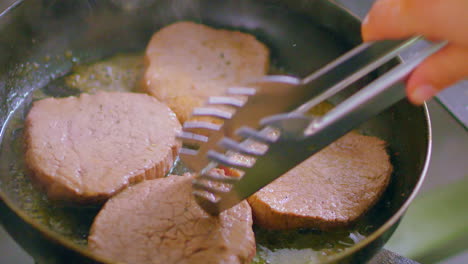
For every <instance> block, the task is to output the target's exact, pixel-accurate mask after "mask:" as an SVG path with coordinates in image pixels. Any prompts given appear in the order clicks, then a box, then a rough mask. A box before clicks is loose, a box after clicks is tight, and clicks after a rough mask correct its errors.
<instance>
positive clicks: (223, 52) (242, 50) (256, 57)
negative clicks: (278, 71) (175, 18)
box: [143, 22, 269, 122]
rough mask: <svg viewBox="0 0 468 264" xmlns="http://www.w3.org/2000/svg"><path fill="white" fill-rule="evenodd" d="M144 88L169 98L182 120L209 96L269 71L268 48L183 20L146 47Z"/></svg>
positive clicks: (249, 37)
mask: <svg viewBox="0 0 468 264" xmlns="http://www.w3.org/2000/svg"><path fill="white" fill-rule="evenodd" d="M145 59H146V64H147V68H146V72H145V74H144V80H143V86H144V89H145V90H146V91H147V92H148V93H150V94H151V95H153V96H155V97H156V98H158V99H159V100H161V101H163V102H166V103H167V104H168V106H169V107H170V108H171V109H172V110H173V111H174V112H175V113H176V115H177V117H178V118H179V120H180V121H181V122H185V121H186V120H187V119H189V117H190V115H191V113H192V110H193V108H194V107H199V106H202V105H203V104H204V103H205V101H206V100H207V98H208V97H209V96H216V95H223V94H224V93H225V92H226V89H227V88H229V87H231V86H236V85H241V84H242V83H244V82H248V81H250V80H255V79H258V78H260V77H262V76H264V75H265V74H266V72H267V70H268V67H269V51H268V48H267V47H266V46H265V45H264V44H262V43H261V42H259V41H258V40H256V39H255V37H254V36H252V35H249V34H246V33H241V32H237V31H229V30H219V29H213V28H211V27H208V26H205V25H200V24H196V23H193V22H178V23H174V24H172V25H169V26H167V27H165V28H163V29H161V30H160V31H158V32H156V33H155V34H154V35H153V37H152V38H151V41H150V42H149V44H148V47H147V49H146V55H145Z"/></svg>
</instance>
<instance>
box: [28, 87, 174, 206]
mask: <svg viewBox="0 0 468 264" xmlns="http://www.w3.org/2000/svg"><path fill="white" fill-rule="evenodd" d="M179 131H180V124H179V121H178V120H177V118H176V117H175V114H174V113H173V112H172V111H171V110H170V109H169V108H168V107H167V106H166V105H165V104H163V103H160V102H158V101H157V100H156V99H155V98H153V97H151V96H148V95H144V94H133V93H105V92H101V93H97V94H95V95H88V94H83V95H81V96H80V97H68V98H60V99H56V98H48V99H44V100H41V101H37V102H35V103H34V105H33V107H32V109H31V111H30V112H29V114H28V116H27V119H26V134H25V135H26V141H27V151H26V162H27V165H28V167H29V168H30V169H31V170H32V171H33V174H34V176H35V179H36V180H37V181H38V182H39V183H40V184H41V185H43V186H44V187H45V189H46V191H47V194H48V195H49V197H50V198H52V199H58V200H68V201H70V200H71V201H77V202H94V201H102V200H105V199H107V198H109V197H110V196H111V195H113V194H114V193H116V192H117V191H119V190H121V189H122V188H124V187H125V186H127V185H128V184H129V183H132V182H138V181H141V180H143V179H152V178H158V177H162V176H164V175H165V174H166V173H167V172H168V170H169V169H170V168H171V166H172V164H173V162H174V159H175V157H176V156H177V152H178V149H179V147H180V143H178V142H177V140H176V139H175V136H176V134H177V133H179Z"/></svg>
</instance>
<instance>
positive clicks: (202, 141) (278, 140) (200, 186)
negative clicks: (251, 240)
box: [179, 37, 447, 215]
mask: <svg viewBox="0 0 468 264" xmlns="http://www.w3.org/2000/svg"><path fill="white" fill-rule="evenodd" d="M420 41H423V38H422V37H414V38H411V39H407V40H403V41H384V42H375V43H365V44H361V45H359V46H357V47H356V48H354V49H352V50H351V51H349V52H347V53H346V54H344V55H342V56H341V57H339V58H338V59H336V60H335V61H333V62H331V63H330V64H328V65H326V66H325V67H324V68H322V69H320V70H318V71H317V72H315V73H313V74H311V75H310V76H308V77H306V78H304V79H302V80H301V79H298V78H295V77H291V76H266V77H265V78H263V79H262V80H259V81H257V82H255V83H251V84H249V85H247V86H243V87H233V88H230V89H228V91H227V95H226V96H216V97H210V98H209V100H208V102H207V104H206V106H205V107H201V108H196V109H194V111H193V116H198V117H199V116H209V117H214V118H218V119H222V120H223V121H224V122H223V124H222V125H218V124H214V123H212V122H207V121H188V122H185V123H184V125H183V132H182V133H181V135H180V136H179V138H180V139H182V141H183V143H184V147H183V148H182V149H181V152H180V156H181V158H182V161H183V162H184V164H185V165H186V166H188V167H189V168H190V169H192V170H194V171H195V172H198V176H197V177H196V178H195V180H194V181H193V195H194V196H195V199H196V201H197V202H198V204H199V205H200V206H201V207H202V208H203V209H204V210H205V211H206V212H208V213H209V214H212V215H217V214H219V213H220V212H222V211H223V210H226V209H228V208H230V207H232V206H234V205H236V204H237V203H239V202H241V201H242V200H244V199H246V198H247V197H249V196H250V195H252V194H253V193H255V192H256V191H258V190H260V189H261V188H262V187H264V186H265V185H267V184H269V183H271V182H272V181H273V180H275V179H276V178H278V177H280V176H281V175H283V174H284V173H286V172H287V171H288V170H290V169H292V168H293V167H295V166H296V165H298V164H299V163H301V162H302V161H304V160H305V159H307V158H309V157H310V156H312V155H313V154H314V153H316V152H318V151H319V150H321V149H322V148H324V147H326V146H327V145H329V144H330V143H332V142H333V141H335V140H336V139H338V138H340V137H341V136H343V135H344V134H345V133H347V132H349V131H350V130H352V129H353V128H355V127H357V126H358V125H360V124H361V123H362V122H364V121H366V120H368V119H369V118H371V117H373V116H375V115H377V114H378V113H380V112H382V111H383V110H385V109H386V108H388V107H389V106H391V105H393V104H395V103H396V102H398V101H400V100H401V99H403V98H404V97H405V91H404V85H401V84H397V83H398V82H400V81H402V80H403V79H404V78H405V77H406V76H407V75H408V74H409V73H410V72H411V71H412V70H413V69H414V68H415V67H416V66H417V65H419V64H420V63H421V62H422V61H423V60H424V59H425V58H427V57H428V56H430V55H431V54H433V53H435V52H436V51H438V50H439V49H441V48H442V47H444V46H445V45H446V44H447V42H445V41H444V42H440V43H435V44H431V45H430V46H428V47H427V48H425V49H423V50H421V51H420V52H419V53H417V54H416V55H414V56H412V58H410V59H409V60H407V61H406V62H403V63H394V60H393V59H395V58H397V57H398V56H399V55H400V53H401V52H402V51H404V50H407V49H408V48H409V47H411V46H413V45H415V44H416V43H418V42H420ZM392 60H393V61H392ZM384 64H385V65H386V66H388V64H393V67H392V68H391V69H390V70H388V71H387V72H386V73H385V74H383V75H381V76H380V77H379V78H377V79H375V80H374V81H372V82H371V83H370V84H368V85H367V86H365V87H364V88H362V89H360V90H358V91H357V92H356V93H355V94H353V95H351V96H350V97H348V98H347V99H345V100H343V101H342V102H340V103H338V104H337V105H336V106H335V107H334V108H333V109H332V110H331V111H329V112H328V113H326V114H325V115H323V116H320V117H314V116H311V115H308V114H307V112H308V111H309V110H310V109H311V108H313V107H314V106H316V105H318V104H319V103H321V102H323V101H326V100H328V99H329V98H330V97H332V96H334V95H335V94H337V93H339V92H341V91H343V90H344V89H345V88H348V87H349V86H350V85H351V84H354V83H356V82H357V81H359V80H361V79H362V78H364V77H366V76H368V75H369V74H370V73H371V72H373V71H374V70H376V69H377V68H379V67H381V66H382V65H384ZM395 64H396V65H395ZM311 98H312V99H311ZM219 106H222V107H219ZM291 109H295V110H293V111H291ZM253 145H256V147H253ZM259 146H260V147H259ZM239 154H241V155H243V156H244V157H246V158H245V160H247V161H248V162H243V161H242V160H240V159H234V158H233V157H234V156H235V155H239ZM220 166H225V167H229V168H234V169H236V171H237V172H239V174H240V176H232V175H222V174H220V173H218V172H216V171H214V170H213V168H217V167H218V168H219V167H220Z"/></svg>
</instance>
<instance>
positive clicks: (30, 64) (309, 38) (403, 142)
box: [0, 0, 431, 263]
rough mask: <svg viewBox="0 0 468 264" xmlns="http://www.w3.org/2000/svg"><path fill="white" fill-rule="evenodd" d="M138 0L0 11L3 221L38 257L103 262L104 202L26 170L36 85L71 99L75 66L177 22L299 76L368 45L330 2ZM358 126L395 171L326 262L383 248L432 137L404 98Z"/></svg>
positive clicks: (421, 171)
mask: <svg viewBox="0 0 468 264" xmlns="http://www.w3.org/2000/svg"><path fill="white" fill-rule="evenodd" d="M137 2H138V3H139V5H133V6H132V5H128V4H127V5H125V1H115V0H114V1H112V0H108V1H106V0H101V1H91V0H89V1H81V0H67V1H53V0H26V1H18V2H16V3H15V4H14V5H13V6H12V7H11V8H10V9H9V10H7V11H6V12H5V13H4V14H2V15H1V17H0V128H1V130H0V131H1V134H0V139H1V148H0V219H1V221H2V223H3V225H4V227H5V228H6V229H7V231H8V232H9V233H10V234H11V236H12V237H13V238H14V239H15V240H16V241H17V242H18V243H19V244H20V245H21V246H22V247H23V248H24V249H25V250H26V251H27V252H28V253H29V254H30V255H32V256H33V258H34V259H35V260H36V261H37V262H38V263H95V262H106V260H104V259H100V258H99V257H98V256H94V255H93V254H92V253H91V252H89V251H88V250H87V249H86V242H85V241H86V236H87V233H88V230H89V227H90V224H91V223H92V220H93V217H94V216H95V215H96V213H97V212H98V209H99V208H92V207H91V208H71V207H67V206H60V205H56V204H54V203H51V202H49V201H48V200H47V199H46V198H45V197H44V195H43V194H42V193H41V192H40V191H39V190H37V189H36V188H35V187H34V186H33V185H32V184H31V182H30V180H29V177H28V173H27V172H26V171H24V170H23V169H21V166H22V162H23V161H22V149H21V140H20V138H21V137H20V135H21V131H22V126H23V124H22V122H21V120H22V118H24V116H25V115H26V113H27V111H28V109H29V107H30V105H31V102H32V100H33V99H32V92H33V91H34V90H37V89H40V88H43V87H47V88H45V90H44V93H46V94H50V95H54V96H68V95H72V94H73V92H70V91H68V90H63V89H61V83H60V82H59V81H57V80H59V79H58V78H59V77H61V76H63V75H65V74H67V73H68V72H70V69H71V67H72V66H73V65H75V64H77V63H86V62H90V61H95V60H99V59H102V58H105V57H107V56H110V55H112V54H115V53H116V52H133V51H141V50H143V49H144V48H145V45H146V43H147V42H148V40H149V38H150V36H151V34H152V33H154V32H155V31H156V30H158V29H159V28H161V27H162V26H164V25H167V24H169V23H171V22H174V21H178V20H193V21H197V22H201V23H205V24H208V25H212V26H215V27H223V28H231V29H237V30H241V31H246V32H249V33H252V34H254V35H255V36H257V38H258V39H260V40H261V41H263V42H264V43H266V44H267V45H268V46H269V47H270V49H271V52H272V58H273V63H274V64H277V65H281V66H282V67H283V68H284V69H285V70H286V71H288V72H289V73H291V74H294V75H297V76H300V77H304V76H305V75H306V74H308V73H310V72H313V71H314V70H317V69H318V68H320V67H321V66H323V65H324V64H326V63H327V62H329V61H330V60H332V59H334V58H336V57H337V56H339V55H340V54H342V53H344V52H345V51H346V50H349V49H350V48H352V47H353V46H355V45H357V44H358V43H360V42H361V39H360V24H359V20H358V19H357V18H355V17H354V16H353V15H351V14H350V13H349V12H347V11H346V10H345V9H343V8H342V7H340V6H338V5H336V4H335V3H333V2H330V1H326V0H223V1H216V0H154V1H149V0H146V1H137ZM122 3H123V4H122ZM132 3H133V2H132ZM135 3H136V2H135ZM378 74H379V73H378V72H377V73H376V75H378ZM358 88H359V87H355V88H354V89H358ZM351 90H352V89H351ZM347 92H352V91H347ZM339 99H340V98H336V100H339ZM359 129H360V131H361V132H363V133H365V134H369V135H374V136H377V137H380V138H382V139H384V140H386V141H387V142H388V151H389V152H390V154H391V159H392V163H393V165H394V173H393V175H392V180H391V183H390V185H389V187H388V189H387V190H386V192H385V194H384V196H383V198H382V199H381V200H380V202H379V203H378V204H377V205H376V206H374V207H373V208H372V209H371V211H370V212H369V213H368V214H367V215H366V216H365V217H364V220H366V221H370V222H371V225H369V226H368V235H367V237H366V238H365V239H363V240H362V241H360V242H359V243H357V244H355V245H354V246H352V247H350V248H349V249H347V250H345V251H343V252H341V253H339V254H336V255H334V257H333V258H332V259H330V260H329V263H364V262H365V261H367V260H368V259H370V258H371V257H372V256H373V255H374V254H375V253H376V252H378V251H379V250H380V249H381V248H382V246H383V245H384V244H385V242H386V241H387V240H388V239H389V238H390V236H391V234H392V233H393V231H394V230H395V228H396V227H397V225H398V222H399V220H400V219H401V217H402V216H403V214H404V212H405V210H406V208H407V207H408V206H409V204H410V202H411V200H412V199H413V198H414V196H415V195H416V193H417V191H418V189H419V187H420V186H421V183H422V181H423V179H424V175H425V173H426V170H427V166H428V161H429V155H430V149H431V134H430V122H429V116H428V112H427V109H426V107H425V106H422V107H415V106H412V105H411V104H409V103H408V102H407V101H406V100H404V101H401V102H399V103H398V104H396V105H394V106H393V107H391V108H390V109H388V110H387V111H385V112H384V113H382V114H380V115H379V116H377V117H375V118H373V119H372V120H370V121H368V122H366V123H365V124H363V125H362V126H361V127H360V128H359ZM364 220H361V221H364Z"/></svg>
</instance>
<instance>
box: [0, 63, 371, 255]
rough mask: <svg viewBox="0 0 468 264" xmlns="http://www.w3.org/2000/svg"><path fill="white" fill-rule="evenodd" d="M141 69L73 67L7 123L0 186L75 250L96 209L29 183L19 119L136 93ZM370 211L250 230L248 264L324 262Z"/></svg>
mask: <svg viewBox="0 0 468 264" xmlns="http://www.w3.org/2000/svg"><path fill="white" fill-rule="evenodd" d="M272 65H273V66H272V67H271V69H270V73H271V74H284V73H287V72H288V71H287V70H285V69H283V68H281V67H279V66H278V65H277V63H275V62H273V63H272ZM143 68H144V67H143V57H142V55H141V54H120V55H116V56H114V57H112V58H109V59H106V60H103V61H99V62H96V63H93V64H88V65H80V66H76V67H75V68H74V69H73V70H72V73H71V74H69V75H67V76H65V77H62V78H59V79H56V80H54V81H52V82H51V83H50V84H49V85H48V86H46V87H44V88H42V89H39V90H36V91H35V92H34V93H33V94H32V95H31V97H30V100H26V103H25V104H23V105H22V106H21V107H19V108H18V110H17V111H16V112H15V113H14V115H13V116H12V118H11V119H10V121H9V122H8V126H7V129H6V131H5V137H4V140H3V144H2V147H1V149H0V151H1V152H0V161H1V164H0V173H5V174H7V175H9V177H10V181H7V182H5V183H3V184H6V185H8V186H6V187H7V189H9V190H11V192H12V196H13V197H14V198H15V201H16V202H17V203H18V206H19V207H20V208H21V209H22V210H24V211H25V212H27V213H28V214H29V216H30V217H31V218H33V219H34V220H36V221H37V222H39V223H40V224H42V225H45V226H46V227H48V228H49V229H51V230H53V231H55V232H57V233H59V234H60V235H62V236H64V237H66V238H68V239H70V240H71V241H72V242H74V243H75V244H77V245H79V246H82V247H86V244H87V236H88V232H89V228H90V226H91V224H92V221H93V219H94V217H95V216H96V214H97V213H98V211H99V209H100V207H99V206H93V207H74V206H66V205H59V204H56V203H53V202H51V201H49V200H48V199H47V197H46V196H45V194H44V193H43V192H41V191H40V190H38V189H37V188H36V187H35V186H34V185H33V183H32V182H31V178H30V175H29V172H28V171H27V170H26V167H25V162H24V141H23V136H22V135H23V128H24V118H25V116H26V114H27V112H28V110H29V108H30V106H31V103H32V102H33V101H35V100H40V99H43V98H46V97H51V96H53V97H66V96H72V95H78V94H79V93H81V92H95V91H96V90H106V91H133V92H134V91H137V90H138V89H137V87H138V81H139V79H140V77H141V76H142V74H143ZM96 87H97V89H95V88H96ZM330 108H331V105H327V104H323V105H320V106H319V108H317V109H315V110H314V111H315V112H314V113H315V114H320V113H321V114H323V112H324V111H327V110H328V109H330ZM188 171H189V170H188V169H187V168H186V167H184V165H183V164H182V163H181V162H180V161H176V163H175V164H174V166H173V168H172V170H171V172H170V173H171V174H178V175H182V174H183V173H185V172H188ZM376 211H378V210H371V211H370V212H369V213H368V214H367V215H366V216H365V217H364V218H363V219H361V220H360V221H359V222H358V223H357V224H356V225H354V226H353V227H351V228H347V229H340V230H335V231H329V232H323V231H319V230H313V229H298V230H291V231H271V230H265V229H262V228H260V227H257V226H255V227H254V231H255V238H256V241H257V256H256V257H255V259H254V261H253V263H255V264H263V263H309V262H311V261H312V262H313V261H314V260H317V261H319V260H324V259H326V258H327V256H330V255H333V254H336V253H339V252H342V251H344V250H346V249H347V248H350V247H351V246H353V245H354V244H355V243H357V242H359V241H360V240H362V239H363V238H364V237H365V235H367V234H369V233H370V232H371V231H372V230H373V229H374V228H375V227H374V226H373V225H372V223H373V222H375V218H376V217H379V216H378V214H376V213H375V212H376ZM371 220H372V221H371Z"/></svg>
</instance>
